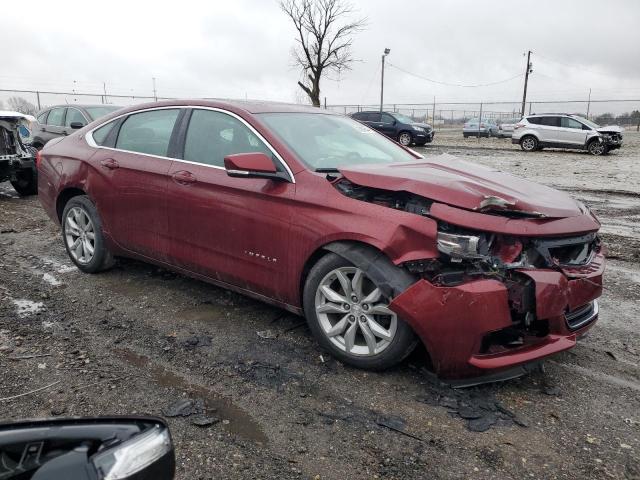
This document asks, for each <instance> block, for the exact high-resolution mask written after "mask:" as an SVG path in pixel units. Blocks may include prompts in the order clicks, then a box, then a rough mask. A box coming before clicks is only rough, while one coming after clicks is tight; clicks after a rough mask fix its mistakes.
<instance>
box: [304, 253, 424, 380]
mask: <svg viewBox="0 0 640 480" xmlns="http://www.w3.org/2000/svg"><path fill="white" fill-rule="evenodd" d="M389 302H390V300H389V299H388V298H386V297H384V295H383V294H382V293H381V292H380V290H379V289H378V288H377V287H376V285H375V284H374V283H373V282H372V281H371V280H370V279H369V278H368V277H367V276H366V274H365V273H364V272H363V271H362V270H361V269H359V268H358V267H356V266H354V265H353V264H352V263H350V262H349V261H348V260H346V259H344V258H342V257H340V256H339V255H336V254H335V253H329V254H327V255H325V256H324V257H322V258H321V259H320V260H319V261H318V263H316V264H315V265H314V266H313V268H312V269H311V271H310V272H309V276H308V277H307V280H306V282H305V287H304V293H303V305H304V312H305V316H306V318H307V322H308V323H309V328H310V329H311V331H312V332H313V335H314V336H315V338H316V340H317V341H318V343H319V344H320V345H321V346H322V347H324V348H325V349H327V350H328V351H330V352H331V353H332V354H333V356H335V357H337V358H338V359H340V360H341V361H343V362H344V363H347V364H349V365H352V366H354V367H357V368H363V369H368V370H383V369H386V368H389V367H392V366H394V365H396V364H398V363H399V362H401V361H402V360H404V359H405V358H406V357H407V355H409V354H410V353H411V352H412V351H413V349H414V348H415V347H416V345H417V343H418V342H417V338H416V336H415V334H414V333H413V331H412V330H411V328H410V327H409V325H407V324H406V323H405V322H403V321H402V320H401V319H400V318H398V317H397V316H396V314H395V313H394V312H392V311H391V310H390V309H389V308H388V305H389Z"/></svg>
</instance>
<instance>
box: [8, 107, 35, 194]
mask: <svg viewBox="0 0 640 480" xmlns="http://www.w3.org/2000/svg"><path fill="white" fill-rule="evenodd" d="M33 122H35V118H34V117H32V116H31V115H25V114H23V113H20V112H8V111H2V110H0V182H5V181H7V180H8V181H10V182H11V185H13V188H15V189H16V191H17V192H18V193H19V194H20V195H35V194H36V193H38V178H37V170H36V154H37V150H36V149H35V148H33V147H32V146H30V144H29V143H30V141H31V125H32V123H33Z"/></svg>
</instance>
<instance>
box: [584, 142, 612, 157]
mask: <svg viewBox="0 0 640 480" xmlns="http://www.w3.org/2000/svg"><path fill="white" fill-rule="evenodd" d="M587 150H589V153H590V154H591V155H605V154H606V153H607V146H606V145H605V144H604V143H603V142H599V141H598V140H597V139H596V140H591V141H590V142H589V145H588V146H587Z"/></svg>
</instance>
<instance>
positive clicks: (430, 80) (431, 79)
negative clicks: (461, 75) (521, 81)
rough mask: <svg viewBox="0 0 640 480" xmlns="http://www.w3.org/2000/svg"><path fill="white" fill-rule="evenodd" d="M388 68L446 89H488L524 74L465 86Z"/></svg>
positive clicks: (391, 65) (394, 66) (398, 68)
mask: <svg viewBox="0 0 640 480" xmlns="http://www.w3.org/2000/svg"><path fill="white" fill-rule="evenodd" d="M388 65H389V66H390V67H393V68H395V69H396V70H400V71H401V72H403V73H406V74H407V75H411V76H412V77H416V78H419V79H421V80H426V81H427V82H431V83H437V84H439V85H446V86H448V87H462V88H478V87H488V86H490V85H498V84H500V83H506V82H510V81H511V80H515V79H516V78H520V77H522V76H523V75H524V73H519V74H518V75H515V76H513V77H509V78H505V79H504V80H498V81H497V82H489V83H478V84H476V85H465V84H462V83H449V82H442V81H440V80H434V79H433V78H428V77H424V76H422V75H418V74H417V73H412V72H409V71H408V70H405V69H404V68H400V67H398V66H397V65H393V64H391V63H389V64H388Z"/></svg>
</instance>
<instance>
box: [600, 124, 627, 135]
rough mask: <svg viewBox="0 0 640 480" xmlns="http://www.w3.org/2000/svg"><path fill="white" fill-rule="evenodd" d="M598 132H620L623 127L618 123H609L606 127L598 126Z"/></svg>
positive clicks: (622, 130)
mask: <svg viewBox="0 0 640 480" xmlns="http://www.w3.org/2000/svg"><path fill="white" fill-rule="evenodd" d="M598 132H601V133H622V132H624V128H622V127H619V126H618V125H609V126H607V127H600V128H598Z"/></svg>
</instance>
